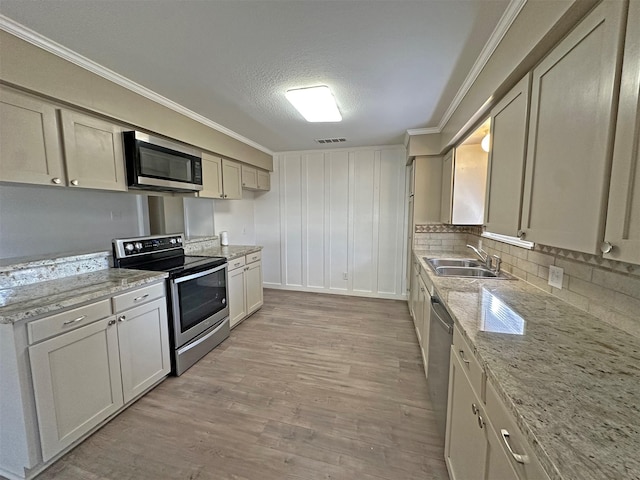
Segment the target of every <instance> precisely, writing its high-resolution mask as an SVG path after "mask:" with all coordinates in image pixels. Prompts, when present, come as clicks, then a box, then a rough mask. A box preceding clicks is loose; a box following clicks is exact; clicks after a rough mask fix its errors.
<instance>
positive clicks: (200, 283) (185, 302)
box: [175, 267, 227, 333]
mask: <svg viewBox="0 0 640 480" xmlns="http://www.w3.org/2000/svg"><path fill="white" fill-rule="evenodd" d="M225 272H226V268H225V267H218V268H217V269H214V270H213V271H209V270H208V271H206V272H201V273H196V274H193V275H189V276H187V277H184V279H183V278H178V279H176V280H175V283H176V286H177V289H178V301H179V309H180V333H184V332H186V331H187V330H189V329H190V328H192V327H194V326H196V325H198V324H199V323H201V322H202V321H204V320H206V319H207V318H209V317H211V316H212V315H214V314H216V313H218V312H219V311H221V310H223V309H224V308H226V306H227V283H226V274H225Z"/></svg>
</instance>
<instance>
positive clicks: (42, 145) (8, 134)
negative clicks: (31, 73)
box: [0, 87, 66, 186]
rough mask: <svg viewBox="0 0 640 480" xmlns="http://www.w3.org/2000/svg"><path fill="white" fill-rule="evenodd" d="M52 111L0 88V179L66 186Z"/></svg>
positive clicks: (47, 106) (38, 100) (23, 96)
mask: <svg viewBox="0 0 640 480" xmlns="http://www.w3.org/2000/svg"><path fill="white" fill-rule="evenodd" d="M59 138H60V137H59V135H58V121H57V117H56V109H55V107H54V106H53V105H50V104H48V103H46V102H43V101H42V100H40V99H38V98H35V97H31V96H28V95H23V94H21V93H18V92H16V91H13V90H10V89H7V88H4V87H0V180H2V181H5V182H21V183H32V184H41V185H60V186H64V185H66V178H65V173H64V168H63V164H62V149H61V147H60V140H59Z"/></svg>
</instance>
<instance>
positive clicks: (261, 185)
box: [257, 170, 271, 190]
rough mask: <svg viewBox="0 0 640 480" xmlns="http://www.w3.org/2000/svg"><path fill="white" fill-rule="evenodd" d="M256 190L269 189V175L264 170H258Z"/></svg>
mask: <svg viewBox="0 0 640 480" xmlns="http://www.w3.org/2000/svg"><path fill="white" fill-rule="evenodd" d="M257 176H258V190H270V189H271V175H269V172H267V171H264V170H258V175H257Z"/></svg>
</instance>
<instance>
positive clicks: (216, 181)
mask: <svg viewBox="0 0 640 480" xmlns="http://www.w3.org/2000/svg"><path fill="white" fill-rule="evenodd" d="M198 197H203V198H223V197H224V195H223V191H222V159H221V158H220V157H214V156H213V155H208V154H206V153H203V154H202V190H200V192H199V193H198Z"/></svg>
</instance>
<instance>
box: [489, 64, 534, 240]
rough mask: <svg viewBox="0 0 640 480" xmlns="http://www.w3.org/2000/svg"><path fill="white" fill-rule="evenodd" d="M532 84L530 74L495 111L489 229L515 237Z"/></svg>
mask: <svg viewBox="0 0 640 480" xmlns="http://www.w3.org/2000/svg"><path fill="white" fill-rule="evenodd" d="M530 85H531V75H527V76H526V77H524V78H523V79H522V80H520V81H519V82H518V83H517V85H516V86H515V87H513V89H512V90H511V91H510V92H509V93H508V94H507V95H506V96H505V97H504V98H503V99H502V100H501V101H500V102H499V103H498V104H497V105H496V106H495V107H494V108H493V110H491V143H492V145H491V151H490V153H489V168H488V172H487V197H486V205H485V224H486V226H487V231H488V232H492V233H500V234H502V235H510V236H512V237H515V236H517V235H518V230H520V213H521V211H522V189H523V183H524V160H525V157H526V153H527V152H526V147H527V127H528V125H529V123H528V120H529V87H530Z"/></svg>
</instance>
